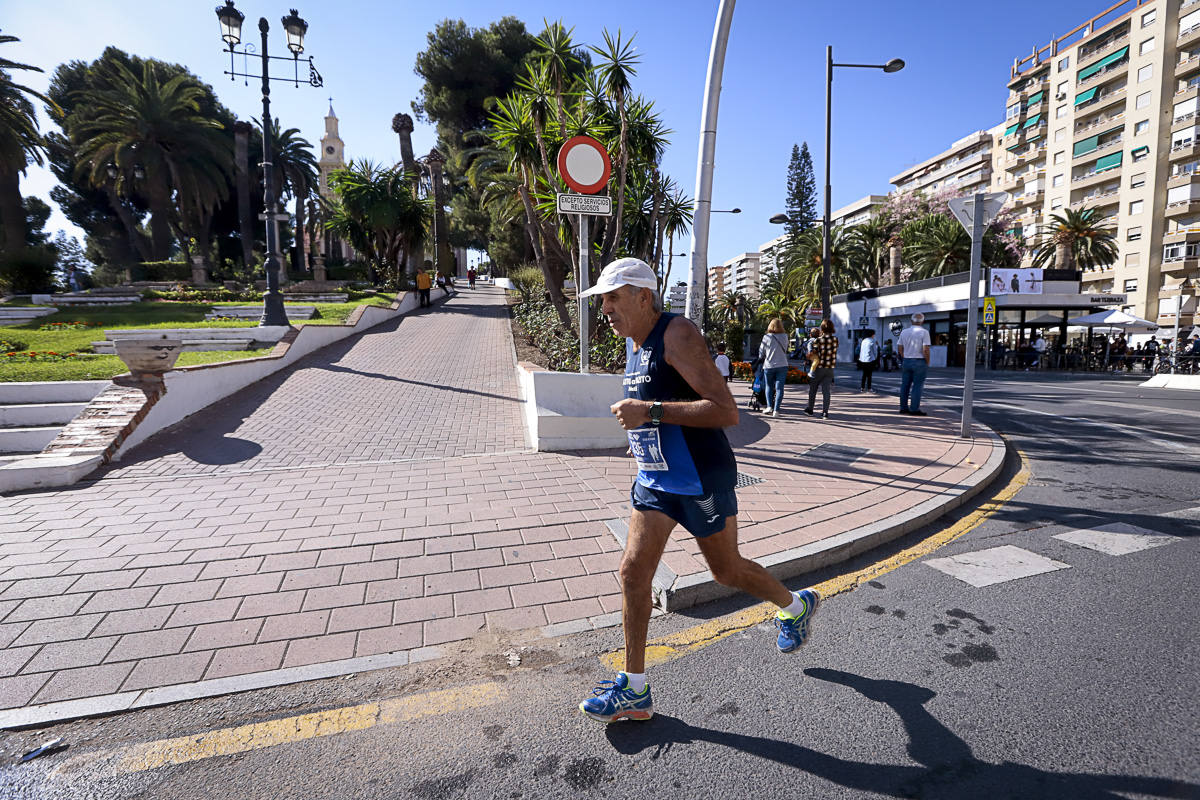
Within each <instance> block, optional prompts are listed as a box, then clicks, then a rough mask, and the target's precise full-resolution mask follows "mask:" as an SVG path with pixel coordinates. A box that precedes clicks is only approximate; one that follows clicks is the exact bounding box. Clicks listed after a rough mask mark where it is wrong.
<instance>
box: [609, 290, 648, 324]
mask: <svg viewBox="0 0 1200 800" xmlns="http://www.w3.org/2000/svg"><path fill="white" fill-rule="evenodd" d="M600 297H601V300H600V313H601V314H603V315H604V316H606V317H608V324H609V325H611V326H612V329H613V331H614V332H615V333H616V334H617V335H618V336H630V335H631V333H632V331H633V330H634V328H635V327H636V326H637V323H638V321H639V320H641V319H643V318H644V317H645V315H646V309H647V308H649V307H650V306H649V303H647V302H646V301H645V292H644V291H643V290H642V289H637V288H633V287H629V286H621V287H620V288H617V289H614V290H613V291H611V292H605V293H604V294H602V295H600Z"/></svg>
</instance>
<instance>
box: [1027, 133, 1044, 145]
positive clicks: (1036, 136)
mask: <svg viewBox="0 0 1200 800" xmlns="http://www.w3.org/2000/svg"><path fill="white" fill-rule="evenodd" d="M1040 138H1042V135H1041V134H1040V133H1031V134H1029V136H1027V137H1025V144H1032V143H1033V142H1036V141H1037V140H1038V139H1040Z"/></svg>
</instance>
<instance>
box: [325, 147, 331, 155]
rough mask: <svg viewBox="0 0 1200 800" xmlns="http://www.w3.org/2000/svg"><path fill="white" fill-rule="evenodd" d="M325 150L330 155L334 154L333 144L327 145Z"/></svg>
mask: <svg viewBox="0 0 1200 800" xmlns="http://www.w3.org/2000/svg"><path fill="white" fill-rule="evenodd" d="M325 152H326V153H329V155H333V145H328V146H326V148H325Z"/></svg>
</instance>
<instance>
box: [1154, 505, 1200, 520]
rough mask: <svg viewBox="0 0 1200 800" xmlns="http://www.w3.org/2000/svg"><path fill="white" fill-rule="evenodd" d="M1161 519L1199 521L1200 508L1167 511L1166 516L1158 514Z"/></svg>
mask: <svg viewBox="0 0 1200 800" xmlns="http://www.w3.org/2000/svg"><path fill="white" fill-rule="evenodd" d="M1160 516H1163V517H1170V518H1171V519H1200V506H1196V507H1195V508H1181V509H1179V510H1178V511H1168V512H1167V513H1166V514H1160Z"/></svg>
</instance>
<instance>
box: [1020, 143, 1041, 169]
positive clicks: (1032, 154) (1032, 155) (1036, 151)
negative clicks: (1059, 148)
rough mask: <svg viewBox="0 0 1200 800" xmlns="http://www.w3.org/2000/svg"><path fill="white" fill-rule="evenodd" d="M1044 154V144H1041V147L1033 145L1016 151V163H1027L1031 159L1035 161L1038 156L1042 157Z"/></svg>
mask: <svg viewBox="0 0 1200 800" xmlns="http://www.w3.org/2000/svg"><path fill="white" fill-rule="evenodd" d="M1045 155H1046V145H1042V146H1041V147H1034V148H1033V149H1031V150H1026V151H1025V152H1023V153H1018V154H1017V163H1018V164H1028V163H1030V162H1031V161H1036V160H1037V159H1039V158H1043V157H1044V156H1045Z"/></svg>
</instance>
